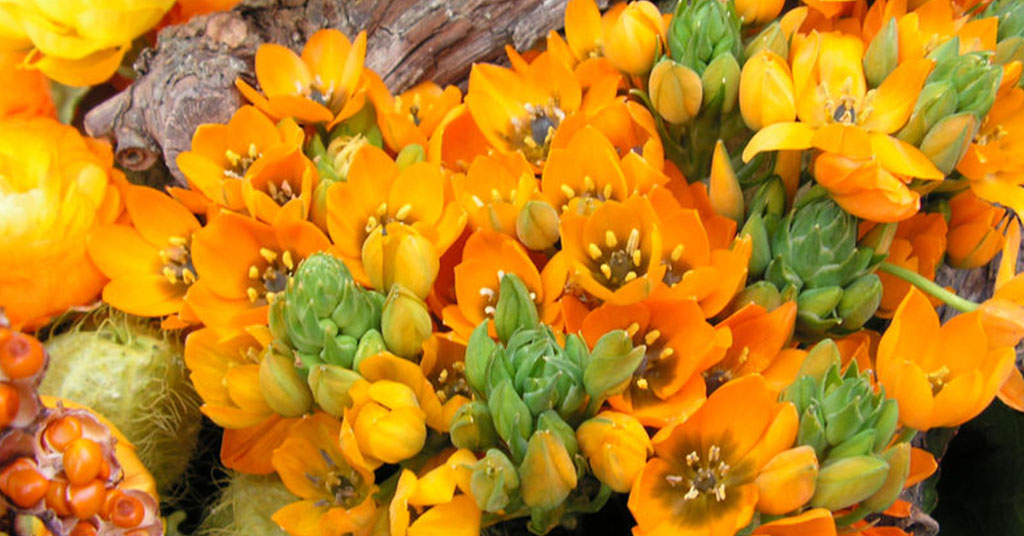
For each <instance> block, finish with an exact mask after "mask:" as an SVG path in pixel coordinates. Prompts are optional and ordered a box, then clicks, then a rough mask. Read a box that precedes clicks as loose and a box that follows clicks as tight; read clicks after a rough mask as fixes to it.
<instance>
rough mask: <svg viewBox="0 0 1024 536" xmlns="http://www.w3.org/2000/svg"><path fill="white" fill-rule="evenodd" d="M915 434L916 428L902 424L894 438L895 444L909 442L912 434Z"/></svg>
mask: <svg viewBox="0 0 1024 536" xmlns="http://www.w3.org/2000/svg"><path fill="white" fill-rule="evenodd" d="M915 435H917V429H916V428H911V427H909V426H904V427H903V430H901V431H900V436H899V437H897V438H896V444H899V443H909V442H910V440H911V439H914V436H915Z"/></svg>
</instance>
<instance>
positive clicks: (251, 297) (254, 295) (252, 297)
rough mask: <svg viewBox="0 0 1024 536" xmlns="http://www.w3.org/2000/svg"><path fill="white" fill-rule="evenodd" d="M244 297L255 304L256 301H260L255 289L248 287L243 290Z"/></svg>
mask: <svg viewBox="0 0 1024 536" xmlns="http://www.w3.org/2000/svg"><path fill="white" fill-rule="evenodd" d="M245 295H246V296H249V301H250V302H253V303H255V302H256V300H258V299H260V293H259V292H257V291H256V289H254V288H252V287H249V288H247V289H245Z"/></svg>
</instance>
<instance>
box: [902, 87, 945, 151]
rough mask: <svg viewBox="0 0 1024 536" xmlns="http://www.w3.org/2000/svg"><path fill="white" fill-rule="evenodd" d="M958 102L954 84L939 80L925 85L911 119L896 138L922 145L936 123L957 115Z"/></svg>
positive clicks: (915, 104)
mask: <svg viewBox="0 0 1024 536" xmlns="http://www.w3.org/2000/svg"><path fill="white" fill-rule="evenodd" d="M957 102H958V101H957V96H956V88H955V87H954V86H953V83H952V82H949V81H944V80H938V81H935V82H929V83H927V84H925V86H924V87H923V88H921V93H919V94H918V96H917V102H915V103H914V111H913V112H911V114H910V119H908V120H907V124H906V125H904V126H903V128H902V129H900V131H899V133H898V134H897V135H896V137H897V138H899V139H901V140H903V141H905V142H907V143H909V144H911V145H913V146H915V147H916V146H918V145H920V144H921V140H923V139H924V136H925V134H927V133H928V131H929V130H931V128H932V127H933V126H935V124H936V123H938V122H939V121H940V120H942V119H943V118H945V117H948V116H950V115H952V114H954V113H956V107H957Z"/></svg>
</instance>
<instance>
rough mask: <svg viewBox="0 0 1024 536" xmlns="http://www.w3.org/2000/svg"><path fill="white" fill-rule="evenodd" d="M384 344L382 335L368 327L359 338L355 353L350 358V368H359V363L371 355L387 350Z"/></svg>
mask: <svg viewBox="0 0 1024 536" xmlns="http://www.w3.org/2000/svg"><path fill="white" fill-rule="evenodd" d="M387 349H388V348H387V345H386V344H384V336H383V335H381V334H380V332H379V331H377V330H375V329H369V330H367V331H366V333H363V336H362V337H360V338H359V345H358V346H356V355H355V357H354V358H352V370H359V364H360V363H362V362H363V360H364V359H366V358H367V357H370V356H372V355H377V354H379V353H381V352H383V351H385V350H387Z"/></svg>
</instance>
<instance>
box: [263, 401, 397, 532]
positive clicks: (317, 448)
mask: <svg viewBox="0 0 1024 536" xmlns="http://www.w3.org/2000/svg"><path fill="white" fill-rule="evenodd" d="M351 434H352V431H351V429H346V428H344V427H343V426H342V425H341V423H339V422H338V420H337V419H335V418H333V417H331V416H330V415H327V414H326V413H316V414H314V415H312V416H310V417H307V418H305V419H303V420H302V421H299V422H298V423H297V424H296V425H295V426H294V427H292V429H291V432H290V434H289V437H288V439H286V440H285V441H284V443H283V444H282V445H281V446H280V447H278V448H277V449H276V450H274V454H273V457H272V459H271V461H272V463H273V464H274V470H276V471H277V474H278V475H279V476H280V477H281V481H282V482H284V485H285V487H287V488H288V491H291V492H292V493H294V494H295V495H298V496H299V497H300V499H301V500H299V501H298V502H294V503H291V504H289V505H288V506H285V507H283V508H281V509H280V510H278V511H277V512H275V513H274V516H273V518H272V519H273V520H274V522H275V523H277V524H278V525H280V526H281V528H283V529H284V530H285V531H286V532H288V533H289V534H296V535H302V536H306V535H310V536H314V535H332V536H341V535H342V534H349V533H355V534H360V535H364V534H369V533H370V529H371V524H372V522H373V521H374V519H375V517H374V514H375V512H376V509H377V505H376V504H375V502H374V500H373V494H374V493H376V491H377V486H375V485H374V484H373V472H372V471H371V470H370V466H369V465H367V464H366V460H364V459H363V457H362V455H361V454H360V453H359V450H358V449H357V448H356V447H355V440H354V439H353V438H352V437H351ZM339 436H340V441H339Z"/></svg>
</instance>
